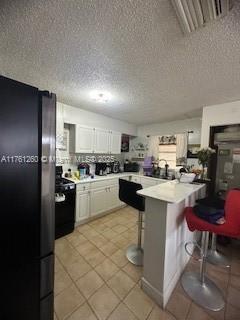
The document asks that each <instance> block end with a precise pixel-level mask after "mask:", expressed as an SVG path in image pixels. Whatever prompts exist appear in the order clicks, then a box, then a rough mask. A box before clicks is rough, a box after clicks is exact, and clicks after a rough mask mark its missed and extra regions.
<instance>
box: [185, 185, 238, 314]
mask: <svg viewBox="0 0 240 320" xmlns="http://www.w3.org/2000/svg"><path fill="white" fill-rule="evenodd" d="M184 214H185V217H186V221H187V224H188V228H189V230H190V231H195V230H198V231H202V232H203V234H202V248H201V265H200V274H198V273H194V272H185V273H184V274H183V275H182V278H181V283H182V286H183V288H184V290H185V291H186V293H187V294H188V295H189V296H190V297H191V299H192V300H194V301H195V302H196V303H197V304H199V305H200V306H202V307H204V308H207V309H209V310H212V311H219V310H221V309H222V308H223V307H224V305H225V302H224V299H223V296H222V293H221V291H220V290H219V289H218V287H217V286H216V285H215V283H214V282H213V281H212V280H210V279H209V278H208V277H206V276H205V271H206V262H207V251H208V240H209V232H212V233H214V234H219V235H223V236H227V237H232V238H239V237H240V191H239V190H231V191H229V193H228V195H227V199H226V204H225V219H226V222H225V223H224V224H222V225H215V224H211V223H208V222H206V221H205V220H203V219H200V218H198V217H197V216H196V215H195V213H194V212H193V209H192V208H190V207H188V208H186V209H185V211H184Z"/></svg>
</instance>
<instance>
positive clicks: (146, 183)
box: [140, 178, 156, 189]
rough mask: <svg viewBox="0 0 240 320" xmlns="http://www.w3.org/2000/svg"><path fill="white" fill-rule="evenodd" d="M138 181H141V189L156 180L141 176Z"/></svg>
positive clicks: (153, 183)
mask: <svg viewBox="0 0 240 320" xmlns="http://www.w3.org/2000/svg"><path fill="white" fill-rule="evenodd" d="M140 181H141V182H140V183H141V185H142V187H143V189H144V188H148V187H152V186H155V185H156V180H152V179H150V178H141V179H140Z"/></svg>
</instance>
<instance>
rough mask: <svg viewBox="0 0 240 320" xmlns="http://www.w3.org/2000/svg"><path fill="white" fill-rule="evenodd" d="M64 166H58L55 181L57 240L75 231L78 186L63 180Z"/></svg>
mask: <svg viewBox="0 0 240 320" xmlns="http://www.w3.org/2000/svg"><path fill="white" fill-rule="evenodd" d="M62 173H63V169H62V166H56V181H55V238H56V239H57V238H60V237H63V236H65V235H67V234H69V233H71V232H73V230H74V224H75V198H76V185H75V183H74V182H72V181H70V180H68V179H65V178H62Z"/></svg>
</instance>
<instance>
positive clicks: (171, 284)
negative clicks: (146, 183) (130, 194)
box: [137, 180, 205, 308]
mask: <svg viewBox="0 0 240 320" xmlns="http://www.w3.org/2000/svg"><path fill="white" fill-rule="evenodd" d="M137 193H138V194H139V195H142V196H144V197H145V226H144V268H143V277H142V289H143V290H144V291H145V292H146V293H147V294H148V295H149V296H150V297H151V298H153V299H154V300H155V302H156V303H157V304H159V305H160V306H161V307H163V308H164V307H165V306H166V304H167V302H168V300H169V297H170V296H171V293H172V291H173V289H174V288H175V286H176V284H177V281H178V280H179V278H180V276H181V273H182V271H183V270H184V268H185V266H186V264H187V262H188V260H189V256H188V255H187V254H186V252H185V248H184V244H185V243H186V242H188V241H191V240H194V238H195V234H194V233H192V232H190V231H189V230H188V228H187V225H186V222H185V219H184V216H183V210H184V208H185V207H188V206H193V205H194V204H195V202H196V200H197V199H199V198H202V197H204V195H205V186H204V184H189V183H179V182H178V181H177V180H174V181H169V182H166V183H162V184H160V185H156V186H153V187H149V188H146V189H142V190H139V191H138V192H137Z"/></svg>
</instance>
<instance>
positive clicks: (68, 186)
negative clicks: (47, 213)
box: [55, 177, 75, 193]
mask: <svg viewBox="0 0 240 320" xmlns="http://www.w3.org/2000/svg"><path fill="white" fill-rule="evenodd" d="M73 189H75V183H74V182H72V181H70V180H67V179H65V178H57V177H56V183H55V192H56V193H59V192H64V191H67V190H73Z"/></svg>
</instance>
